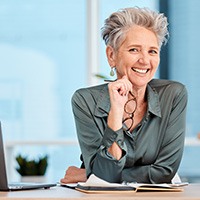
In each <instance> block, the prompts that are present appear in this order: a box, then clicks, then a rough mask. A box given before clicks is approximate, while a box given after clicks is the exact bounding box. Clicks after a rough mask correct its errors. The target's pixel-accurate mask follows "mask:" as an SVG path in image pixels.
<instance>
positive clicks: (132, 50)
mask: <svg viewBox="0 0 200 200" xmlns="http://www.w3.org/2000/svg"><path fill="white" fill-rule="evenodd" d="M129 51H130V52H138V51H139V50H138V49H137V48H131V49H129Z"/></svg>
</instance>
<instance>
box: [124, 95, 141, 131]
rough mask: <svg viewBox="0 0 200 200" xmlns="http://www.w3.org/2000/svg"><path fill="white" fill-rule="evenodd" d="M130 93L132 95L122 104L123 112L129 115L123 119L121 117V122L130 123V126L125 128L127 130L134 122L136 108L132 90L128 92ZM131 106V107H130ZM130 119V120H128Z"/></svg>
mask: <svg viewBox="0 0 200 200" xmlns="http://www.w3.org/2000/svg"><path fill="white" fill-rule="evenodd" d="M129 93H130V95H131V96H132V98H131V99H129V100H128V101H127V102H126V103H125V105H124V112H125V113H127V114H128V115H129V116H128V117H126V118H125V119H123V121H122V123H125V122H126V123H127V124H129V123H130V126H129V127H128V128H127V129H126V130H127V131H129V130H130V129H131V127H132V126H133V124H134V119H133V118H134V113H135V111H136V108H137V99H136V97H135V96H134V95H133V93H132V92H129ZM130 107H131V108H133V109H130ZM129 121H130V122H129Z"/></svg>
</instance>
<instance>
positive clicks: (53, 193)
mask: <svg viewBox="0 0 200 200" xmlns="http://www.w3.org/2000/svg"><path fill="white" fill-rule="evenodd" d="M116 198H117V200H131V199H132V200H133V199H137V200H140V199H141V200H150V199H154V200H155V199H157V200H163V199H164V200H169V199H170V200H179V199H183V200H193V199H199V200H200V184H190V185H188V186H186V187H184V191H183V192H137V193H126V194H125V193H123V194H98V195H97V194H85V193H82V192H78V191H76V190H72V189H68V188H64V187H59V186H58V187H53V188H51V189H47V190H44V189H40V190H27V191H17V192H0V199H1V200H16V199H20V200H36V199H37V200H47V199H48V200H51V199H52V200H53V199H54V200H55V199H56V200H63V199H66V200H69V199H70V200H78V199H82V200H83V199H87V200H105V199H110V200H112V199H113V200H115V199H116Z"/></svg>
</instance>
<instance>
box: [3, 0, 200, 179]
mask: <svg viewBox="0 0 200 200" xmlns="http://www.w3.org/2000/svg"><path fill="white" fill-rule="evenodd" d="M93 1H97V0H93ZM97 2H98V5H99V6H98V17H99V18H98V22H96V23H97V24H98V26H99V32H100V28H101V26H102V25H103V21H104V19H105V18H106V17H108V15H110V14H111V13H112V12H114V11H116V10H118V9H120V8H123V7H131V6H135V5H136V6H142V7H149V8H152V9H156V10H159V3H161V2H162V1H158V0H154V1H149V0H124V1H122V0H109V1H108V0H98V1H97ZM90 3H91V1H90V0H73V1H68V0H67V1H66V0H1V1H0V91H1V92H0V121H1V123H2V129H3V135H4V141H5V145H6V152H7V160H8V163H9V178H10V179H12V180H16V179H19V175H18V174H17V173H16V171H15V167H16V163H15V159H14V158H15V156H16V155H17V154H18V153H22V154H24V155H28V156H29V157H30V158H35V157H37V156H38V155H44V154H48V155H49V167H48V171H47V178H48V179H49V180H55V181H58V180H59V179H60V178H61V177H62V176H63V175H64V173H65V169H66V168H67V167H68V166H69V165H76V166H79V165H80V161H79V155H80V150H79V147H78V144H77V138H76V131H75V125H74V119H73V115H72V111H71V97H72V95H73V93H74V91H75V90H76V89H78V88H80V87H85V86H89V85H90V84H89V83H88V74H87V73H88V64H87V63H88V60H87V59H90V58H88V51H87V49H88V47H87V44H88V43H87V40H88V30H87V25H88V12H89V11H88V4H90ZM169 5H170V12H169V14H170V16H171V17H170V40H169V43H170V44H171V45H170V49H169V77H170V79H173V80H178V81H181V82H183V83H184V84H186V86H187V88H188V91H189V105H188V119H187V137H194V138H196V135H197V133H198V132H200V123H199V118H200V114H199V111H200V104H199V99H200V94H199V92H198V87H199V85H200V80H199V77H198V71H199V66H200V61H199V59H198V56H199V46H200V40H199V32H200V26H199V25H198V18H199V15H200V13H199V12H198V7H199V6H200V1H198V0H193V1H189V0H186V1H184V3H183V2H182V1H181V0H176V3H174V1H172V0H169ZM90 20H91V19H90ZM109 70H110V68H109V66H108V64H107V60H106V57H105V45H104V43H103V41H101V38H100V37H99V68H98V72H99V73H101V74H103V75H106V76H108V75H109ZM90 76H94V74H91V75H90ZM156 76H157V77H159V71H158V74H157V75H156ZM23 141H28V142H30V143H26V144H22V142H23ZM45 141H49V143H48V144H45ZM70 141H72V143H70V144H68V142H70ZM34 142H36V143H37V142H38V144H35V143H34ZM40 142H41V144H40ZM199 152H200V151H199V146H195V147H194V146H188V147H186V148H185V153H184V157H183V161H182V164H181V168H180V171H179V173H180V174H181V176H183V177H184V176H200V162H199V158H198V157H199V156H198V154H199Z"/></svg>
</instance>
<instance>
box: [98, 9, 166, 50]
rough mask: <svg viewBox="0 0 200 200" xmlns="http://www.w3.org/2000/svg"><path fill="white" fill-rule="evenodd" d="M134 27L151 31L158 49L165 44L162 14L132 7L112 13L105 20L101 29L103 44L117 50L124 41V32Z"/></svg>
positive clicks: (164, 27) (164, 20)
mask: <svg viewBox="0 0 200 200" xmlns="http://www.w3.org/2000/svg"><path fill="white" fill-rule="evenodd" d="M134 25H138V26H141V27H144V28H147V29H148V30H151V31H153V32H154V33H155V34H156V36H157V39H158V43H159V46H160V47H161V46H162V44H163V43H164V44H166V43H167V39H168V36H169V33H168V29H167V26H168V22H167V18H166V17H165V16H164V14H163V13H157V12H155V11H152V10H150V9H148V8H139V7H133V8H124V9H121V10H119V11H117V12H114V13H112V14H111V15H110V16H109V17H108V18H107V19H106V20H105V23H104V26H103V27H102V29H101V30H102V38H103V40H104V41H105V44H106V45H110V46H111V47H113V48H114V49H115V50H117V49H118V48H119V47H120V45H121V44H122V42H123V41H124V39H125V34H126V32H127V31H128V30H129V29H130V28H131V27H133V26H134Z"/></svg>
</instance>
